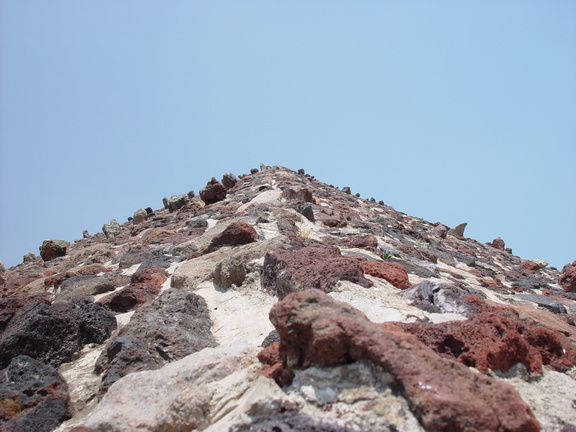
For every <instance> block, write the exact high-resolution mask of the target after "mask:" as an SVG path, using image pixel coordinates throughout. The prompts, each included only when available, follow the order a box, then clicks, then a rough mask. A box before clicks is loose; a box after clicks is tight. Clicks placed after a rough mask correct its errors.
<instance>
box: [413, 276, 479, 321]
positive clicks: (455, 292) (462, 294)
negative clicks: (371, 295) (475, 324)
mask: <svg viewBox="0 0 576 432" xmlns="http://www.w3.org/2000/svg"><path fill="white" fill-rule="evenodd" d="M469 294H470V292H469V291H467V290H463V289H461V288H457V287H450V286H444V285H442V286H439V285H436V284H434V283H432V282H430V281H424V282H421V283H419V284H418V285H414V286H413V287H411V288H409V289H407V290H406V291H404V293H403V297H404V299H405V300H406V301H407V302H408V303H409V304H411V305H412V306H416V307H418V308H420V309H422V310H425V311H427V312H433V313H458V314H462V315H464V316H467V317H471V316H473V315H476V314H478V313H479V312H480V310H479V309H478V308H477V307H476V306H475V305H473V304H472V303H470V302H469V301H467V300H466V296H467V295H469Z"/></svg>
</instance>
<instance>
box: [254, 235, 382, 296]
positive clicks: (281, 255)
mask: <svg viewBox="0 0 576 432" xmlns="http://www.w3.org/2000/svg"><path fill="white" fill-rule="evenodd" d="M340 280H347V281H350V282H354V283H357V284H358V285H360V286H362V287H364V288H369V287H371V286H372V282H370V281H369V280H368V279H366V278H365V277H364V272H363V271H362V267H360V264H359V263H358V261H356V260H355V259H353V258H348V257H343V256H342V255H341V254H340V250H339V249H338V248H337V247H334V246H325V245H316V246H308V247H305V248H302V249H300V250H298V251H295V252H291V251H287V250H283V249H273V250H271V251H270V252H268V253H267V254H266V256H265V257H264V268H263V271H262V277H261V285H262V288H264V289H265V290H267V291H270V292H273V293H274V294H276V295H277V296H278V298H280V299H282V298H284V297H285V296H286V295H287V294H289V293H291V292H296V291H302V290H304V289H306V288H310V287H314V288H319V289H321V290H323V291H325V292H330V291H331V290H332V288H333V287H334V285H335V284H336V283H337V282H338V281H340Z"/></svg>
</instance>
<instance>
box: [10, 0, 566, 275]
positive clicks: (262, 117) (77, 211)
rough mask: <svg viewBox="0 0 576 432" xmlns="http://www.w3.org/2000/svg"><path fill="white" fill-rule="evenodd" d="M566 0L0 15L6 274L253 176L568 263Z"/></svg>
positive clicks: (13, 9) (21, 9)
mask: <svg viewBox="0 0 576 432" xmlns="http://www.w3.org/2000/svg"><path fill="white" fill-rule="evenodd" d="M574 23H576V2H574V1H565V0H561V1H560V0H557V1H554V0H547V1H544V0H541V1H529V0H528V1H522V2H519V1H506V0H504V1H502V0H498V1H490V0H487V1H484V0H482V1H474V2H472V1H461V0H458V1H439V2H431V1H428V0H426V1H410V2H403V1H337V0H336V1H335V0H330V1H328V0H326V1H323V0H317V1H298V0H296V1H290V2H272V1H241V2H240V1H220V2H216V1H168V2H158V1H146V0H138V1H125V0H123V1H106V0H104V1H81V2H80V1H59V0H52V1H49V2H46V1H38V0H36V1H35V0H27V1H22V0H3V1H2V2H0V122H1V123H0V144H1V148H0V194H1V195H0V205H1V207H0V259H1V260H3V261H4V263H5V265H6V266H11V265H15V264H17V263H19V262H21V261H22V256H23V255H24V254H25V253H27V252H28V251H33V252H35V253H36V254H37V253H38V246H39V245H40V244H41V243H42V240H44V239H47V238H61V239H65V240H68V241H73V240H74V239H77V238H81V236H82V231H83V230H84V229H88V230H89V231H90V232H91V233H96V232H98V231H101V230H102V225H103V224H104V223H108V222H109V221H110V219H112V218H116V219H118V220H119V221H120V222H123V221H126V218H127V217H128V216H131V215H132V214H133V212H134V211H135V210H137V209H138V208H141V207H148V206H150V207H152V208H161V207H162V198H163V197H165V196H170V195H173V194H179V193H185V192H187V191H188V190H191V189H193V190H195V191H196V192H197V191H198V190H199V189H200V188H202V187H203V186H204V185H205V184H206V181H208V180H209V179H210V178H211V177H212V176H216V177H217V178H218V179H220V178H221V176H222V174H223V173H225V172H226V171H231V172H234V173H236V174H241V173H243V172H248V171H249V169H250V168H251V167H258V166H259V164H260V162H263V163H265V164H267V165H276V164H278V165H284V166H287V167H289V168H292V169H298V168H304V169H305V170H306V172H307V173H310V174H312V175H314V176H315V177H316V178H318V179H319V180H321V181H324V182H326V183H329V184H334V185H336V186H340V187H342V186H350V187H351V188H352V191H353V193H356V192H359V193H360V194H361V195H362V196H363V197H367V198H369V197H374V198H376V199H377V200H380V199H381V200H384V202H386V203H387V204H389V205H391V206H393V207H394V208H395V209H396V210H399V211H402V212H405V213H408V214H410V215H413V216H418V217H423V218H425V219H426V220H429V221H431V222H436V221H439V222H443V223H445V224H447V225H449V226H455V225H457V224H458V223H460V222H464V221H466V222H468V223H469V225H468V228H467V230H466V235H467V236H469V237H472V238H475V239H477V240H478V241H481V242H487V241H491V240H492V239H493V238H495V237H498V236H500V237H502V238H503V239H504V240H505V241H506V245H507V246H508V247H511V248H512V249H513V250H514V253H515V254H516V255H520V256H521V257H522V258H524V259H529V258H544V259H547V260H548V261H549V262H550V264H551V265H554V266H556V267H560V268H561V267H562V266H563V265H564V264H566V263H568V262H572V261H574V260H576V228H575V224H574V223H575V215H576V192H575V191H576V169H575V167H576V25H574Z"/></svg>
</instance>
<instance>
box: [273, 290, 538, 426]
mask: <svg viewBox="0 0 576 432" xmlns="http://www.w3.org/2000/svg"><path fill="white" fill-rule="evenodd" d="M270 319H271V321H272V322H273V324H274V326H275V327H276V329H277V330H278V333H279V334H280V338H281V342H280V344H279V345H274V344H273V345H271V346H270V347H268V348H266V350H270V349H271V348H272V347H277V348H278V351H279V354H280V358H281V359H282V364H281V365H277V367H276V368H275V369H274V368H271V369H268V370H267V372H268V374H269V375H271V376H273V377H274V378H275V379H276V380H277V381H278V382H279V383H281V384H284V385H285V384H288V383H290V382H291V381H292V380H293V378H294V370H295V369H306V368H308V367H311V366H320V367H332V366H337V365H340V364H345V363H349V362H351V361H358V360H361V359H367V360H369V361H371V362H373V363H374V364H376V365H378V366H379V367H381V368H383V370H384V371H385V372H386V373H388V374H390V376H391V378H392V380H393V381H394V382H395V384H396V385H397V388H398V389H399V391H400V392H402V394H403V396H404V397H405V398H406V399H407V400H408V403H409V405H410V407H411V410H412V411H413V412H414V414H415V415H416V417H417V418H418V420H419V421H420V423H421V424H422V426H423V427H424V428H425V429H426V430H432V431H436V430H438V431H440V430H454V431H456V430H458V431H502V432H503V431H538V430H540V426H539V423H538V421H537V420H536V418H535V417H534V414H533V413H532V412H531V410H530V408H529V407H528V405H526V403H525V402H523V401H522V399H521V398H520V396H519V395H518V393H517V392H516V390H514V388H513V387H512V386H510V385H508V384H505V383H503V382H500V381H497V380H493V379H491V378H489V377H487V376H485V375H481V374H478V373H474V372H472V371H470V370H469V369H468V368H467V367H466V366H464V365H462V364H461V363H456V362H453V361H451V360H447V359H443V358H441V357H440V356H438V355H437V354H436V353H435V352H433V351H432V350H430V349H429V348H428V347H426V346H425V345H424V344H422V343H421V342H420V341H419V340H418V339H416V338H415V337H413V336H411V335H408V334H407V333H405V332H403V331H402V330H400V329H398V328H397V327H394V326H392V325H389V326H387V327H384V326H378V325H376V324H373V323H371V322H370V321H368V320H367V319H366V317H365V316H364V315H363V314H362V313H361V312H359V311H357V310H355V309H354V308H352V307H350V306H348V305H346V304H344V303H340V302H336V301H334V300H332V299H331V298H329V297H328V296H327V295H326V294H324V293H323V292H321V291H319V290H306V291H303V292H300V293H294V294H291V295H290V296H288V297H287V298H285V299H284V300H283V301H281V302H280V303H277V304H276V305H275V306H274V307H273V308H272V310H271V311H270Z"/></svg>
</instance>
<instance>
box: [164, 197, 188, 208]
mask: <svg viewBox="0 0 576 432" xmlns="http://www.w3.org/2000/svg"><path fill="white" fill-rule="evenodd" d="M188 201H189V200H188V195H186V194H183V195H172V196H171V197H170V198H169V199H168V211H170V212H175V211H176V210H178V209H180V208H182V207H184V206H185V205H186V204H188Z"/></svg>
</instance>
